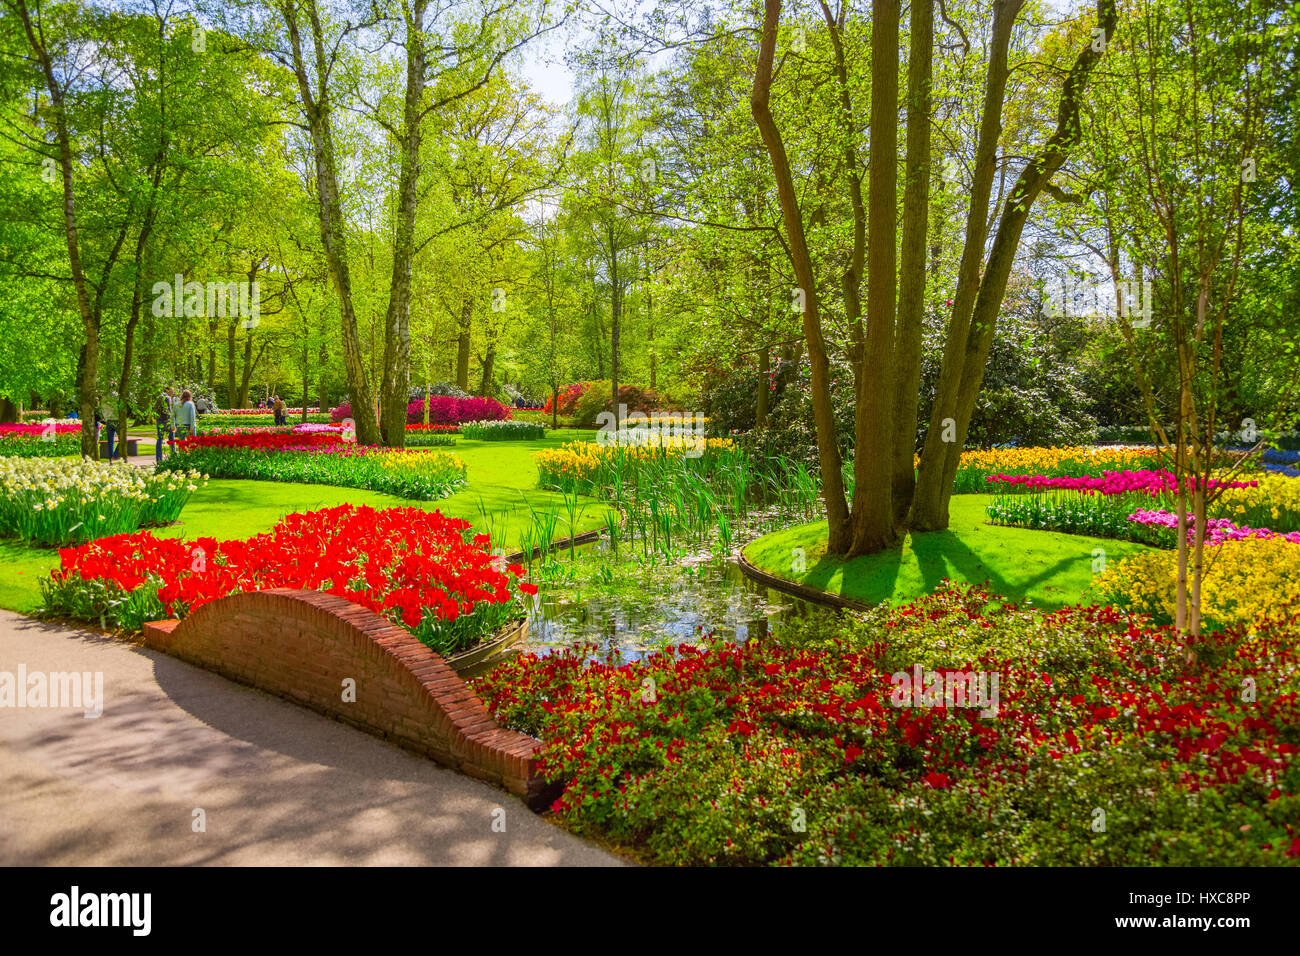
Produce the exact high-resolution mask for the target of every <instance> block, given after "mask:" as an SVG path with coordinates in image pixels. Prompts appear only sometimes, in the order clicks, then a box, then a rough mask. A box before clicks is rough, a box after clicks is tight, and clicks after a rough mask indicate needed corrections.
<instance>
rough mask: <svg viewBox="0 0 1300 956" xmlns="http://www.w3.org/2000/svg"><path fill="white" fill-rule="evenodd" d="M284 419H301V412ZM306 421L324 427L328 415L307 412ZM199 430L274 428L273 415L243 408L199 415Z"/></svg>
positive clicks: (328, 419)
mask: <svg viewBox="0 0 1300 956" xmlns="http://www.w3.org/2000/svg"><path fill="white" fill-rule="evenodd" d="M285 415H286V417H289V418H294V417H297V418H301V412H299V413H294V412H285ZM307 421H308V422H309V423H311V424H315V425H324V424H327V423H329V421H330V417H329V415H328V414H323V413H320V412H308V414H307ZM198 425H199V430H200V431H202V432H211V431H213V430H214V429H218V428H255V427H257V426H267V427H274V426H275V415H274V414H273V413H272V412H271V411H270V410H267V409H260V408H244V409H233V410H231V411H223V412H208V413H207V414H206V415H200V416H199V420H198Z"/></svg>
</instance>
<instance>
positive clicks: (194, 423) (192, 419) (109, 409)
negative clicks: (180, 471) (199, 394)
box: [95, 386, 199, 463]
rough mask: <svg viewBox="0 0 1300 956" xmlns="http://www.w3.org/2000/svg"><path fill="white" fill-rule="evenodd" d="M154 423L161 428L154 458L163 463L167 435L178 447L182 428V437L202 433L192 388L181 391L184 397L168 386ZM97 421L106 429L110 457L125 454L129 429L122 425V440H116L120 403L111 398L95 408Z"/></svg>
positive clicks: (158, 402) (156, 408) (155, 406)
mask: <svg viewBox="0 0 1300 956" xmlns="http://www.w3.org/2000/svg"><path fill="white" fill-rule="evenodd" d="M153 415H154V425H155V426H156V430H157V444H156V445H155V446H154V460H155V461H157V462H159V463H161V462H162V459H163V435H164V434H166V436H167V441H168V442H170V443H171V445H172V448H173V450H175V447H176V433H177V432H178V431H179V432H180V433H181V436H182V437H185V436H187V435H197V434H198V433H199V429H198V421H199V413H198V409H197V408H196V407H195V405H194V396H193V395H192V394H191V393H190V390H189V389H184V390H183V391H182V392H181V395H180V398H179V399H178V398H177V397H176V389H175V388H172V387H171V386H168V387H167V388H166V389H164V390H163V391H162V392H161V393H160V394H159V395H158V397H157V398H156V399H154V404H153ZM95 424H96V425H98V426H101V427H102V428H103V429H104V439H103V440H104V441H106V442H107V443H108V460H109V461H112V460H113V459H115V458H125V457H126V455H125V453H124V452H123V449H122V445H123V443H124V442H125V441H126V431H125V429H122V433H123V438H122V441H116V439H117V433H118V431H119V426H118V421H117V405H116V404H115V403H113V402H110V403H109V404H107V405H101V406H100V407H99V408H96V409H95Z"/></svg>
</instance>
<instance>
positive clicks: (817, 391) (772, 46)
mask: <svg viewBox="0 0 1300 956" xmlns="http://www.w3.org/2000/svg"><path fill="white" fill-rule="evenodd" d="M780 20H781V0H764V11H763V30H762V34H761V38H760V43H759V52H758V64H757V68H756V69H755V71H754V85H753V89H752V91H751V93H750V99H749V104H750V110H751V112H752V113H753V114H754V122H755V124H756V125H757V126H758V130H759V133H760V134H761V135H762V137H763V144H764V146H765V147H766V149H767V153H768V157H769V159H770V161H771V165H772V175H773V178H774V179H775V181H776V187H777V196H778V198H779V200H780V204H781V218H782V221H783V222H784V224H785V231H786V236H787V238H788V240H789V247H790V260H791V264H792V265H793V267H794V273H795V280H796V281H797V282H798V283H799V289H800V290H801V291H802V293H803V305H804V310H803V328H804V338H805V339H806V340H807V344H808V359H809V362H810V364H811V365H812V406H813V419H814V421H815V422H816V425H817V454H818V459H819V461H820V463H821V468H822V489H823V494H824V496H825V499H826V520H827V525H828V530H827V549H828V550H829V552H830V553H831V554H843V553H845V552H846V551H847V550H848V548H849V543H850V535H849V532H850V528H849V514H848V504H847V502H846V501H845V498H844V477H843V474H842V472H841V467H842V461H841V458H840V450H839V446H838V444H837V443H836V440H835V413H834V410H833V409H832V407H831V398H830V363H829V360H828V358H827V353H826V343H825V339H824V338H823V335H822V324H821V313H820V311H819V307H818V297H817V284H816V279H815V275H814V272H813V264H812V257H811V255H810V254H809V251H808V241H807V237H806V235H805V233H804V227H803V214H802V212H801V210H800V209H799V200H798V196H797V195H796V193H795V189H794V179H793V177H792V176H791V173H790V161H789V158H788V157H787V155H786V152H785V144H784V142H783V141H782V139H781V133H780V131H779V130H778V129H777V127H776V121H775V120H774V119H773V117H772V110H771V106H770V99H771V89H772V64H773V60H774V59H775V55H776V32H777V25H778V24H779V23H780Z"/></svg>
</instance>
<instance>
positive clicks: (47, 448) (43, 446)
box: [0, 420, 81, 458]
mask: <svg viewBox="0 0 1300 956" xmlns="http://www.w3.org/2000/svg"><path fill="white" fill-rule="evenodd" d="M80 451H81V423H80V422H72V423H68V422H55V421H53V420H51V421H48V422H39V423H33V424H30V425H12V424H11V425H0V458H62V457H63V456H64V455H75V454H78V453H79V452H80Z"/></svg>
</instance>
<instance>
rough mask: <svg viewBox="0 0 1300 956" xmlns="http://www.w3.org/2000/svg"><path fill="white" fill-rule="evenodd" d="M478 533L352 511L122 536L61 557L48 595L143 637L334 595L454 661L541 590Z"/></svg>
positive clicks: (413, 517) (71, 612) (425, 516)
mask: <svg viewBox="0 0 1300 956" xmlns="http://www.w3.org/2000/svg"><path fill="white" fill-rule="evenodd" d="M469 531H470V524H469V522H468V521H463V520H461V519H459V518H448V517H446V516H444V515H443V514H442V513H441V512H438V511H432V512H430V511H422V510H420V509H418V508H386V509H383V510H376V509H374V508H369V507H356V506H353V505H341V506H339V507H337V508H327V509H324V510H321V511H313V512H310V513H308V514H292V515H289V516H288V517H286V518H283V519H282V520H281V521H280V522H279V523H278V524H276V525H275V527H274V528H272V529H271V531H270V532H268V533H266V534H260V535H256V536H255V537H252V538H249V539H248V540H246V541H217V540H216V539H215V538H199V539H197V540H194V541H184V540H180V539H176V538H155V537H154V536H153V535H151V534H148V533H140V534H134V535H120V536H117V537H112V538H105V539H102V540H99V541H93V542H91V543H89V544H87V545H84V546H82V547H80V548H74V549H69V550H65V551H62V552H60V555H59V558H60V566H59V568H58V569H56V570H54V571H53V572H51V575H50V578H49V580H48V581H45V582H43V584H42V593H43V595H44V600H45V607H46V609H47V610H49V611H51V612H53V613H58V614H65V615H68V616H71V617H76V618H79V619H82V620H88V621H103V622H104V624H105V625H109V624H111V625H112V626H114V627H120V628H124V629H126V630H131V631H135V630H139V629H140V627H141V626H142V625H143V624H144V623H145V622H146V621H151V620H158V619H161V618H166V617H178V618H181V617H185V616H186V615H187V614H189V613H190V612H191V611H192V610H194V608H196V607H199V606H200V605H202V604H206V603H207V602H209V601H215V600H217V599H218V598H221V597H225V596H226V595H229V594H237V593H239V592H241V591H264V590H269V589H271V588H297V589H303V590H312V591H324V592H326V593H329V594H337V595H339V596H340V597H343V598H346V599H347V600H349V601H352V602H353V603H354V604H359V605H361V606H363V607H368V608H370V609H371V610H373V611H376V612H377V613H379V614H383V615H384V616H385V617H387V618H388V619H390V620H391V621H393V622H394V623H395V624H399V625H401V626H403V627H405V628H406V629H407V630H409V631H410V632H411V633H412V634H413V635H415V637H417V638H418V639H419V640H421V641H423V642H424V643H425V644H427V645H428V646H429V647H431V648H433V649H434V650H435V651H438V652H439V653H441V654H452V653H455V652H457V651H462V650H465V649H467V648H470V647H472V646H474V645H475V644H477V643H479V642H480V641H481V640H483V639H484V638H485V637H487V636H489V635H491V634H493V633H494V632H496V631H497V630H498V629H500V628H501V627H503V626H504V625H505V624H506V623H507V622H509V621H510V620H512V619H515V618H518V617H521V616H522V614H523V607H522V597H521V596H522V595H531V594H536V593H537V588H536V587H535V586H533V585H531V584H527V583H525V582H524V580H523V577H524V569H523V568H522V567H520V566H518V565H509V566H505V565H504V562H502V561H500V559H498V558H495V557H494V556H493V555H492V554H491V553H490V552H489V551H488V550H487V548H488V537H487V535H476V536H473V537H470V535H469Z"/></svg>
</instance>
